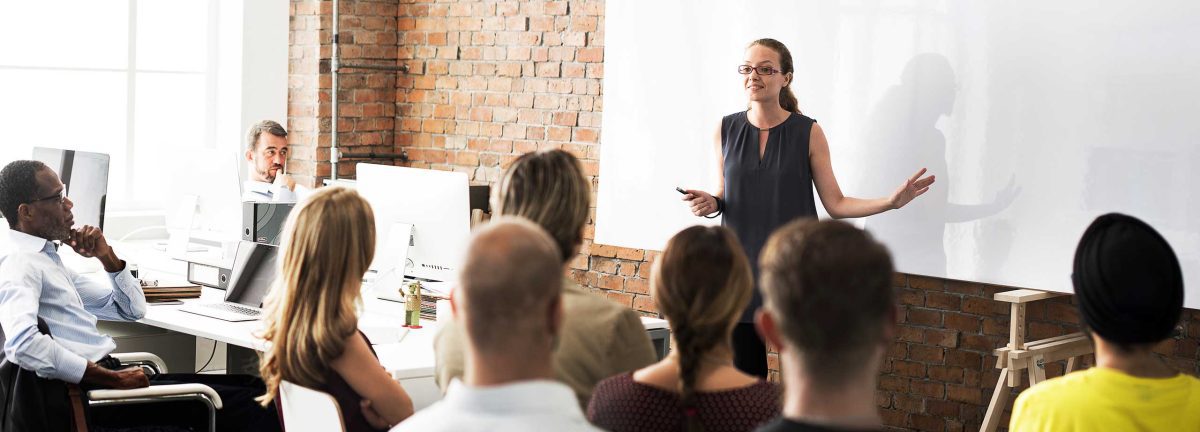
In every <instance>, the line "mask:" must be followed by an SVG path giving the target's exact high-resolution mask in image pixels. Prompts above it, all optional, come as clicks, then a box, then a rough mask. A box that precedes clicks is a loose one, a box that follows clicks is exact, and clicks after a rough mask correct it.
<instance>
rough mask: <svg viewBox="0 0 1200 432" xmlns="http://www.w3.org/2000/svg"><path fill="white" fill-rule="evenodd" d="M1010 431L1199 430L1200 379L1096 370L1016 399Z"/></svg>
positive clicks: (1049, 382)
mask: <svg viewBox="0 0 1200 432" xmlns="http://www.w3.org/2000/svg"><path fill="white" fill-rule="evenodd" d="M1009 430H1012V431H1015V432H1024V431H1068V432H1069V431H1200V379H1196V377H1193V376H1191V375H1187V374H1179V375H1176V376H1175V377H1172V378H1138V377H1133V376H1129V375H1126V374H1124V373H1122V372H1119V371H1117V370H1114V369H1107V368H1101V367H1094V368H1091V369H1087V370H1083V371H1079V372H1074V373H1071V374H1068V375H1066V376H1063V377H1059V378H1055V379H1051V380H1047V381H1045V382H1043V383H1041V384H1038V385H1036V386H1033V387H1032V388H1030V389H1029V390H1026V391H1024V392H1023V393H1021V395H1020V396H1018V397H1017V402H1016V404H1015V405H1014V406H1013V413H1012V422H1011V423H1010V424H1009Z"/></svg>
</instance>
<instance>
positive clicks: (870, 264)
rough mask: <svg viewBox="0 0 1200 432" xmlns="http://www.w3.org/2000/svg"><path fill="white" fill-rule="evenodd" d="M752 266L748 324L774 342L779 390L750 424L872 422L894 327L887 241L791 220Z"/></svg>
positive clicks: (848, 427) (841, 427) (774, 431)
mask: <svg viewBox="0 0 1200 432" xmlns="http://www.w3.org/2000/svg"><path fill="white" fill-rule="evenodd" d="M760 265H761V267H760V271H761V273H760V274H761V275H762V281H761V285H760V289H761V290H762V294H763V299H764V303H763V309H761V310H759V312H758V315H757V316H756V319H757V321H756V323H757V325H758V329H759V332H760V333H761V334H762V335H763V338H764V339H766V341H767V342H768V343H770V344H771V345H772V346H775V347H777V348H778V350H779V362H780V374H781V375H782V378H783V388H784V398H783V417H782V418H780V419H778V420H776V421H773V422H771V423H770V424H768V425H766V426H763V427H762V428H760V429H759V431H760V432H764V431H766V432H783V431H831V432H832V431H857V430H881V429H882V420H881V419H880V416H879V409H878V407H877V406H875V391H876V381H877V377H878V376H879V367H880V366H881V365H882V363H883V361H884V355H885V353H886V352H887V347H888V346H889V345H890V344H891V343H892V341H893V340H894V339H895V334H896V302H895V300H894V295H893V293H892V273H893V270H892V259H891V256H890V255H889V254H888V251H887V248H885V247H884V246H883V245H881V244H879V242H877V241H875V240H874V239H872V238H871V236H870V235H868V234H867V233H866V232H865V231H862V230H860V229H858V228H855V227H854V226H852V225H849V224H846V223H844V222H837V221H822V222H817V221H813V220H808V221H795V222H791V223H789V224H787V225H784V226H783V227H782V228H779V229H778V230H777V231H775V233H774V234H772V235H771V237H770V239H768V240H767V244H766V246H765V247H764V249H763V254H762V256H761V257H760Z"/></svg>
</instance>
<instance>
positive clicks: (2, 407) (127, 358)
mask: <svg viewBox="0 0 1200 432" xmlns="http://www.w3.org/2000/svg"><path fill="white" fill-rule="evenodd" d="M38 330H39V331H40V332H41V333H42V334H45V335H48V336H51V337H53V336H52V335H50V331H49V329H48V328H47V327H46V323H45V322H44V321H42V320H41V319H38ZM5 339H6V338H5V336H4V331H3V329H0V345H3V344H4V341H5ZM111 355H112V357H113V358H116V359H117V360H118V361H120V362H121V364H122V365H129V366H137V367H141V368H142V369H143V370H145V371H146V373H147V375H153V374H159V373H167V367H166V364H165V363H164V362H163V361H162V358H159V357H158V356H156V355H154V354H150V353H124V354H111ZM187 400H193V401H197V402H199V403H201V404H203V405H204V406H205V407H206V408H207V410H208V430H209V431H216V430H217V410H218V409H221V397H220V396H219V395H217V392H216V391H215V390H213V389H212V388H211V387H209V386H206V385H203V384H171V385H160V386H150V387H145V388H140V389H132V390H92V391H88V392H87V393H86V395H85V394H84V392H83V391H82V390H81V389H80V388H79V386H78V385H76V384H70V383H64V382H62V381H58V380H52V379H46V378H41V377H39V376H37V373H35V372H33V371H30V370H27V369H23V368H21V367H20V366H17V364H16V363H13V362H11V361H9V359H7V358H5V356H4V354H3V353H2V352H0V430H3V431H9V430H11V431H74V432H82V431H87V430H88V428H89V426H90V425H89V424H88V421H87V415H86V413H85V409H88V408H99V407H103V406H114V405H128V404H147V403H161V402H177V401H187Z"/></svg>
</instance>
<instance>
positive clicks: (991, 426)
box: [979, 368, 1012, 432]
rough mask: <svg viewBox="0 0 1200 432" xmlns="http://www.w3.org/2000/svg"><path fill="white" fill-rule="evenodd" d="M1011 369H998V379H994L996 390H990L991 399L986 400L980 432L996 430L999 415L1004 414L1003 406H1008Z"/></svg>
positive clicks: (994, 431) (998, 423)
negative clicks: (986, 407) (985, 412)
mask: <svg viewBox="0 0 1200 432" xmlns="http://www.w3.org/2000/svg"><path fill="white" fill-rule="evenodd" d="M1009 375H1012V371H1010V370H1009V369H1008V368H1003V369H1000V379H998V380H996V390H995V391H993V392H992V400H991V401H990V402H988V409H987V414H986V415H984V416H983V424H982V425H981V426H980V428H979V430H980V432H996V428H997V427H999V426H1000V417H1003V415H1004V407H1006V406H1008V395H1009V393H1010V392H1011V391H1012V390H1011V389H1010V388H1009V387H1008V377H1009Z"/></svg>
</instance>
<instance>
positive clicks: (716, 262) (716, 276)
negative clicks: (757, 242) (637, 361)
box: [588, 226, 780, 432]
mask: <svg viewBox="0 0 1200 432" xmlns="http://www.w3.org/2000/svg"><path fill="white" fill-rule="evenodd" d="M751 290H752V280H751V271H750V263H749V262H748V261H747V260H746V255H745V254H744V253H743V252H742V247H741V245H740V244H739V243H738V241H737V238H736V237H735V236H734V235H733V232H732V231H730V230H729V229H728V228H725V227H702V226H694V227H691V228H688V229H685V230H683V231H681V232H679V233H678V234H676V235H675V236H674V237H672V238H671V240H670V241H669V242H668V243H667V247H666V248H665V249H664V250H663V252H662V255H660V256H659V257H658V260H657V261H656V262H655V263H654V272H653V275H652V276H651V296H653V297H654V302H655V304H656V305H657V306H658V310H659V312H661V313H662V314H663V316H664V317H665V318H666V319H667V321H668V322H669V323H670V325H671V333H672V337H673V341H672V342H673V344H672V350H671V354H670V355H668V356H667V357H666V358H664V359H663V360H661V361H659V362H658V363H655V364H653V365H650V366H647V367H645V368H642V369H639V370H636V371H633V372H630V373H625V374H621V375H617V376H614V377H612V378H609V379H607V380H604V381H601V382H600V384H599V385H597V386H596V390H595V392H594V393H593V395H592V400H591V403H590V404H589V405H588V419H589V420H591V421H592V422H593V423H594V424H595V425H596V426H599V427H600V428H603V429H607V430H611V431H614V432H624V431H680V430H683V431H688V432H696V431H705V432H719V431H731V432H732V431H748V430H753V429H754V428H755V427H757V426H758V425H760V424H762V423H765V422H766V421H768V420H770V419H771V418H772V417H774V416H776V415H777V414H778V413H779V395H780V390H779V388H778V386H776V385H775V384H772V383H769V382H767V381H764V380H762V379H760V378H758V377H756V376H753V375H748V374H746V373H743V372H741V371H739V370H738V369H737V368H736V367H734V365H733V349H732V347H731V338H732V333H733V328H734V326H735V325H737V322H738V318H739V317H741V315H742V310H743V309H744V308H745V307H746V304H747V303H749V302H750V297H751V295H752V292H751Z"/></svg>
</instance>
